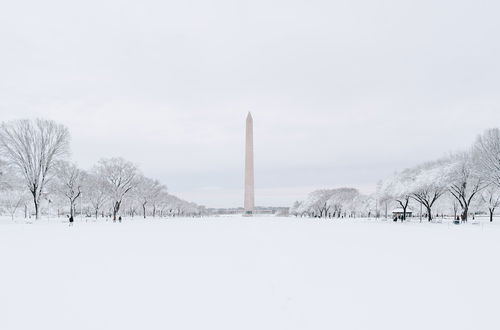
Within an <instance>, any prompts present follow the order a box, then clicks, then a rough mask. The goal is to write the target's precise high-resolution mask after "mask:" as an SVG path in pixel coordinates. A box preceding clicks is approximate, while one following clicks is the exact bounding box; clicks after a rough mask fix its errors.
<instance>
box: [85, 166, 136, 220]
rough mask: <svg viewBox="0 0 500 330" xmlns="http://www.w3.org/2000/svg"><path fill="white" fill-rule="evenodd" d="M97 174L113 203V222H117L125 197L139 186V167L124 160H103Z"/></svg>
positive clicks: (96, 170) (96, 169) (97, 168)
mask: <svg viewBox="0 0 500 330" xmlns="http://www.w3.org/2000/svg"><path fill="white" fill-rule="evenodd" d="M95 172H96V173H97V174H98V176H99V177H100V178H101V179H102V181H103V182H104V184H105V187H106V191H107V194H108V197H109V198H110V200H111V203H112V212H113V220H115V221H116V215H117V214H118V212H119V211H120V207H121V204H122V202H123V199H124V197H125V196H127V194H129V193H130V191H131V190H132V189H134V188H135V187H136V186H137V178H138V175H139V173H138V170H137V167H136V166H135V165H134V164H132V163H130V162H128V161H126V160H124V159H123V158H110V159H101V160H100V161H99V163H98V164H97V167H96V168H95Z"/></svg>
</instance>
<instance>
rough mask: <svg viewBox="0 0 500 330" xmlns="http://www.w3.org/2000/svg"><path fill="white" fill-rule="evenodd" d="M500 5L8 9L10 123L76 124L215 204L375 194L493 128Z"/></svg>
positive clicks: (5, 64) (86, 135)
mask: <svg viewBox="0 0 500 330" xmlns="http://www.w3.org/2000/svg"><path fill="white" fill-rule="evenodd" d="M499 13H500V2H498V1H493V0H492V1H480V0H471V1H461V0H441V1H436V0H433V1H422V0H419V1H405V0H394V1H374V0H364V1H360V0H358V1H356V0H345V1H332V0H330V1H311V0H308V1H293V0H286V1H270V0H265V1H259V0H252V1H234V0H232V1H197V0H194V1H186V0H184V1H165V0H163V1H147V0H140V1H123V0H120V1H107V0H98V1H94V0H85V1H67V0H61V1H52V0H45V1H37V0H31V1H23V0H16V1H2V2H1V3H0V120H11V119H16V118H36V117H44V118H50V119H54V120H56V121H58V122H61V123H63V124H65V125H67V126H68V128H69V129H70V131H71V134H72V158H73V160H74V161H76V162H77V163H78V164H79V165H80V166H82V167H84V168H89V167H91V166H92V165H93V164H94V163H95V162H96V161H97V160H98V159H99V158H101V157H112V156H121V157H124V158H126V159H129V160H131V161H133V162H134V163H136V164H138V165H139V166H140V167H141V169H142V171H143V172H144V173H145V174H146V175H148V176H152V177H157V178H159V179H161V180H162V181H163V182H164V183H166V184H167V185H168V187H169V191H170V192H172V193H175V194H177V195H179V196H180V197H182V198H185V199H188V200H192V201H194V202H197V203H200V204H205V205H207V206H209V207H225V206H241V205H242V204H243V165H244V157H243V156H244V127H245V117H246V114H247V112H248V111H251V112H252V114H253V117H254V125H255V127H254V134H255V138H254V139H255V167H256V173H255V181H256V203H257V204H258V205H289V204H291V203H292V202H293V201H294V200H296V199H301V198H303V197H304V196H305V195H306V193H307V192H309V191H310V190H312V189H315V188H321V187H338V186H346V185H349V186H354V187H358V188H360V189H361V190H362V191H365V192H370V191H372V190H373V189H374V186H375V184H376V182H377V181H378V180H379V179H381V178H383V177H385V176H387V175H389V174H391V173H393V172H394V171H395V170H397V169H402V168H404V167H407V166H411V165H414V164H417V163H418V162H421V161H425V160H431V159H434V158H437V157H440V156H442V155H444V154H446V153H447V152H449V151H453V150H458V149H461V148H464V147H466V146H467V145H469V144H470V143H472V142H473V140H474V139H475V137H476V135H477V134H479V133H480V132H481V131H482V130H484V129H486V128H489V127H495V126H499V124H500V64H499V61H500V42H499V40H500V19H499Z"/></svg>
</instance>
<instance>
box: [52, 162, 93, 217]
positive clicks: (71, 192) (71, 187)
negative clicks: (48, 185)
mask: <svg viewBox="0 0 500 330" xmlns="http://www.w3.org/2000/svg"><path fill="white" fill-rule="evenodd" d="M55 173H56V175H55V178H54V183H53V186H54V189H55V190H56V191H57V193H58V194H60V195H61V196H63V197H64V198H66V200H67V201H68V203H69V214H70V216H71V217H73V216H74V215H75V205H76V204H75V203H76V201H77V200H78V199H79V198H80V197H81V196H82V191H83V189H84V186H85V181H86V180H87V175H86V173H85V172H84V171H82V170H81V169H79V168H78V166H77V165H76V164H72V163H69V162H67V161H59V162H57V164H56V166H55Z"/></svg>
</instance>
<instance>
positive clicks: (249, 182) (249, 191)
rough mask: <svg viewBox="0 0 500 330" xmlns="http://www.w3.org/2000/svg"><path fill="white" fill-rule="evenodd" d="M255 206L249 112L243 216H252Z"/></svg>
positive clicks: (251, 131)
mask: <svg viewBox="0 0 500 330" xmlns="http://www.w3.org/2000/svg"><path fill="white" fill-rule="evenodd" d="M254 206H255V200H254V181H253V119H252V114H251V113H250V112H249V113H248V116H247V125H246V143H245V214H244V215H246V216H252V214H253V209H254Z"/></svg>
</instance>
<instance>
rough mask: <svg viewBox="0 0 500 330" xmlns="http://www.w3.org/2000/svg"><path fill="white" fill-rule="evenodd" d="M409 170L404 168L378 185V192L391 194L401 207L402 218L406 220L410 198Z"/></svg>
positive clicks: (386, 194)
mask: <svg viewBox="0 0 500 330" xmlns="http://www.w3.org/2000/svg"><path fill="white" fill-rule="evenodd" d="M411 180H412V174H411V170H408V169H407V170H404V171H402V172H400V173H396V174H395V175H393V176H392V177H390V178H388V179H386V180H384V181H383V182H382V183H381V185H380V190H381V191H380V193H379V194H382V195H384V196H391V197H392V198H393V199H394V200H395V201H396V202H397V203H398V204H399V206H401V208H402V209H403V219H402V220H406V213H407V209H408V205H409V203H410V198H411V194H412V191H411Z"/></svg>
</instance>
